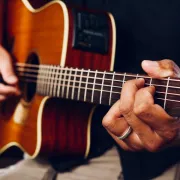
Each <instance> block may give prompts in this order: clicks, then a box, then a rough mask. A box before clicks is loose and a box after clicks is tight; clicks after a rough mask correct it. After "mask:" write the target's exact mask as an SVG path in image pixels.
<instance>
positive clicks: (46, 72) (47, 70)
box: [41, 68, 50, 94]
mask: <svg viewBox="0 0 180 180" xmlns="http://www.w3.org/2000/svg"><path fill="white" fill-rule="evenodd" d="M49 70H50V69H49V68H48V69H45V70H43V69H41V71H42V72H43V74H44V75H45V76H46V77H47V79H48V78H49ZM42 81H43V84H44V85H42V88H43V90H42V91H43V94H46V91H47V84H46V83H47V81H46V79H45V78H44V79H43V78H42Z"/></svg>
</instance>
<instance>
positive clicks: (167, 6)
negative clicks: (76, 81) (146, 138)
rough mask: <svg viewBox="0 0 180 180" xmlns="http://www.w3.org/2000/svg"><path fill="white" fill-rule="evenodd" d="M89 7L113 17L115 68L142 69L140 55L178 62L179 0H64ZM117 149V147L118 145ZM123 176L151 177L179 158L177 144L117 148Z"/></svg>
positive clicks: (138, 70)
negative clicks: (160, 148) (137, 149)
mask: <svg viewBox="0 0 180 180" xmlns="http://www.w3.org/2000/svg"><path fill="white" fill-rule="evenodd" d="M66 2H67V3H71V4H75V5H80V6H86V7H89V8H91V9H100V10H102V9H103V10H107V11H109V12H111V13H112V14H113V16H114V18H115V21H116V27H117V46H116V60H115V67H114V69H115V70H116V71H121V72H132V73H142V68H141V62H142V60H144V59H148V60H161V59H164V58H166V59H167V58H168V59H172V60H174V61H175V62H176V63H177V64H178V65H180V50H179V49H180V1H179V0H109V1H108V0H84V1H82V0H74V1H71V2H70V0H69V1H68V0H66ZM119 149H120V148H119ZM120 153H121V160H122V165H123V170H124V175H125V180H131V179H132V180H134V179H136V180H141V179H143V180H144V179H152V178H153V177H155V176H157V175H159V174H160V173H162V172H163V171H164V170H165V169H166V168H168V167H170V166H171V165H172V164H174V163H176V162H178V161H179V159H180V148H169V149H166V150H163V151H161V152H158V153H150V152H141V153H130V152H125V151H123V150H122V149H120Z"/></svg>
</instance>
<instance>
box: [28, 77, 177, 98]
mask: <svg viewBox="0 0 180 180" xmlns="http://www.w3.org/2000/svg"><path fill="white" fill-rule="evenodd" d="M31 76H32V77H34V76H33V75H31ZM27 77H29V76H27ZM59 79H61V77H60V78H59ZM65 81H67V80H65ZM34 82H36V81H34ZM45 82H46V81H45ZM71 82H74V81H71ZM76 82H77V83H79V81H76ZM85 83H86V82H84V81H81V84H85ZM124 83H125V81H124ZM89 84H91V85H93V84H94V83H90V82H89ZM145 85H147V86H150V84H148V83H145ZM151 85H152V84H151ZM96 86H101V84H96ZM104 86H106V87H111V85H106V84H104ZM154 86H155V87H156V85H154ZM121 87H122V86H113V88H120V89H121ZM169 88H171V86H169ZM156 92H158V93H163V94H164V93H165V92H160V91H156ZM167 94H169V95H175V96H180V94H176V93H167Z"/></svg>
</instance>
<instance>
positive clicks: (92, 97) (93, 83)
mask: <svg viewBox="0 0 180 180" xmlns="http://www.w3.org/2000/svg"><path fill="white" fill-rule="evenodd" d="M96 77H97V70H96V73H95V76H94V82H93V89H92V95H91V102H93V97H94V88H95V83H96Z"/></svg>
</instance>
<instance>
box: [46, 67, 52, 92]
mask: <svg viewBox="0 0 180 180" xmlns="http://www.w3.org/2000/svg"><path fill="white" fill-rule="evenodd" d="M50 77H51V66H49V70H48V79H47V82H48V85H47V84H46V93H47V94H49V88H50V85H51V84H50V82H51V81H50Z"/></svg>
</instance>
